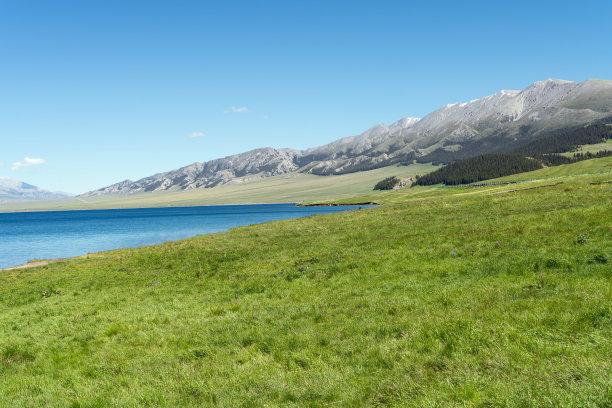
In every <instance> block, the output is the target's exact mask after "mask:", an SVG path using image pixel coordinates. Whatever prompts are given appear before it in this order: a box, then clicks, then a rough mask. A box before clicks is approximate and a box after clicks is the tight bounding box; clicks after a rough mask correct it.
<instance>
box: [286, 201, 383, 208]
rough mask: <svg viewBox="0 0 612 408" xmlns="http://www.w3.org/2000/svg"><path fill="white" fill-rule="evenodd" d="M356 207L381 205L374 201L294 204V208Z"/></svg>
mask: <svg viewBox="0 0 612 408" xmlns="http://www.w3.org/2000/svg"><path fill="white" fill-rule="evenodd" d="M358 205H382V204H380V203H376V202H374V201H368V202H365V203H346V204H345V203H310V204H294V206H295V207H345V206H347V207H348V206H358Z"/></svg>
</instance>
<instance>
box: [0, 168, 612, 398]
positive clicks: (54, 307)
mask: <svg viewBox="0 0 612 408" xmlns="http://www.w3.org/2000/svg"><path fill="white" fill-rule="evenodd" d="M572 166H573V167H572ZM585 169H586V170H585ZM595 170H596V171H595ZM538 172H540V173H537V172H534V173H537V174H535V176H537V177H534V175H533V174H532V175H514V176H512V177H514V178H515V179H517V180H518V179H519V178H520V177H526V178H524V179H523V180H526V179H528V180H531V179H535V178H538V179H544V178H545V177H561V176H562V178H558V179H555V180H554V182H551V181H550V180H548V181H547V180H543V181H535V182H534V181H527V182H525V183H519V184H512V185H504V186H495V187H461V188H436V187H423V188H421V187H419V188H413V189H404V190H400V191H391V192H381V193H377V194H371V195H369V196H370V197H373V198H375V201H379V202H384V203H388V204H387V205H384V206H382V207H378V208H373V209H367V210H365V209H364V210H354V211H349V212H343V213H335V214H331V215H315V216H310V217H306V218H301V219H294V220H287V221H278V222H271V223H265V224H260V225H252V226H248V227H240V228H236V229H232V230H230V231H228V232H225V233H218V234H211V235H205V236H197V237H194V238H191V239H187V240H181V241H176V242H169V243H166V244H163V245H158V246H152V247H143V248H138V249H123V250H116V251H110V252H105V253H99V254H91V255H88V256H85V257H81V258H78V259H74V260H71V261H67V262H62V263H56V264H51V265H47V266H42V267H37V268H31V269H22V270H10V271H3V272H0V406H11V407H21V406H23V407H38V406H50V407H55V406H57V407H141V406H167V407H176V406H187V407H190V406H192V407H201V406H206V407H208V406H211V407H214V406H218V407H276V406H282V407H358V406H364V407H383V406H384V407H439V406H457V407H610V406H611V405H612V301H611V299H612V267H611V265H612V200H611V198H612V183H610V182H609V181H610V180H611V179H612V175H611V172H612V159H611V158H604V159H597V160H591V161H585V162H580V163H575V164H573V165H570V166H567V167H564V168H563V171H561V168H551V169H543V170H538ZM547 172H548V173H547ZM595 172H598V173H599V174H590V175H582V176H577V174H583V173H595ZM560 173H564V174H560ZM380 178H382V177H380ZM557 183H559V184H557ZM551 184H555V185H551ZM534 186H540V187H541V188H535V189H525V188H528V187H534ZM510 190H516V191H510Z"/></svg>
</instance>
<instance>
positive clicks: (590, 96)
mask: <svg viewBox="0 0 612 408" xmlns="http://www.w3.org/2000/svg"><path fill="white" fill-rule="evenodd" d="M610 115H612V81H610V80H601V79H587V80H585V81H583V82H574V81H567V80H562V79H547V80H544V81H538V82H534V83H533V84H531V85H529V86H528V87H526V88H525V89H523V90H520V91H519V90H501V91H499V92H496V93H494V94H491V95H488V96H484V97H482V98H478V99H474V100H471V101H469V102H457V103H452V104H447V105H445V106H442V107H440V108H438V109H436V110H434V111H432V112H430V113H429V114H427V115H425V116H424V117H423V118H413V117H406V118H402V119H399V120H398V121H396V122H393V123H392V124H390V125H385V124H383V123H379V124H376V125H374V126H372V127H371V128H369V129H367V130H366V131H365V132H363V133H361V134H359V135H355V136H348V137H343V138H340V139H337V140H335V141H332V142H331V143H328V144H326V145H322V146H317V147H313V148H309V149H306V150H296V149H290V148H284V149H276V148H272V147H265V148H259V149H254V150H251V151H248V152H244V153H238V154H235V155H231V156H227V157H224V158H219V159H214V160H210V161H207V162H202V163H200V162H196V163H192V164H190V165H188V166H185V167H182V168H180V169H176V170H171V171H168V172H163V173H157V174H155V175H152V176H149V177H145V178H142V179H140V180H137V181H130V180H125V181H122V182H119V183H115V184H113V185H111V186H108V187H104V188H101V189H99V190H95V191H91V192H88V193H85V194H84V195H100V194H108V193H132V192H143V191H145V192H146V191H158V190H170V189H183V190H186V189H193V188H210V187H215V186H218V185H225V184H236V183H241V182H244V181H246V180H249V179H253V178H262V177H270V176H274V175H279V174H285V173H289V172H293V171H299V172H306V173H312V174H317V175H333V174H345V173H350V172H355V171H361V170H369V169H374V168H378V167H384V166H387V165H392V164H401V163H404V164H405V163H410V162H414V161H420V162H424V161H427V160H429V161H436V160H437V161H440V160H447V161H452V160H457V159H460V158H466V157H471V156H474V155H477V154H482V153H493V152H497V151H501V149H504V148H507V147H508V148H509V147H512V146H516V145H518V144H520V143H524V142H528V141H530V140H534V139H536V138H538V137H542V136H545V135H546V134H548V133H550V132H554V131H559V130H562V129H568V128H572V127H577V126H581V125H584V124H587V123H591V122H593V121H596V120H600V119H604V118H606V117H608V116H610Z"/></svg>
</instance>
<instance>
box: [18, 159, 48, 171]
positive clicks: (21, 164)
mask: <svg viewBox="0 0 612 408" xmlns="http://www.w3.org/2000/svg"><path fill="white" fill-rule="evenodd" d="M45 162H46V160H45V159H35V158H31V157H26V158H24V159H23V161H18V162H15V163H13V166H12V167H11V170H19V169H20V168H22V167H30V166H34V165H37V164H43V163H45Z"/></svg>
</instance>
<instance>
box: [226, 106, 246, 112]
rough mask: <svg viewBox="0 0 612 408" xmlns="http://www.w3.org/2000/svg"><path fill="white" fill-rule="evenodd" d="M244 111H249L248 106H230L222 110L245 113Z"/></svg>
mask: <svg viewBox="0 0 612 408" xmlns="http://www.w3.org/2000/svg"><path fill="white" fill-rule="evenodd" d="M245 112H249V108H247V107H246V106H243V107H240V108H237V107H235V106H232V107H231V108H229V109H226V110H224V111H223V113H245Z"/></svg>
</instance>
